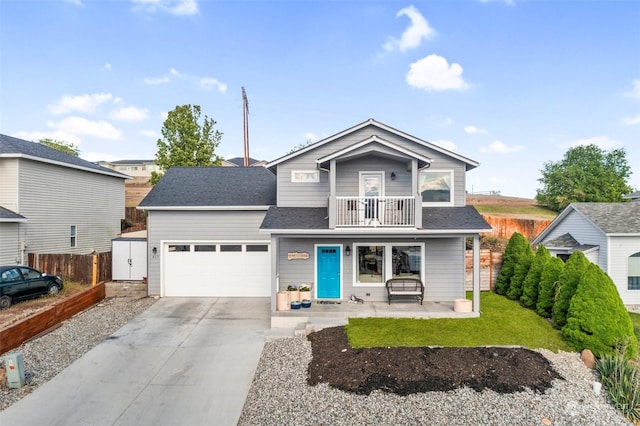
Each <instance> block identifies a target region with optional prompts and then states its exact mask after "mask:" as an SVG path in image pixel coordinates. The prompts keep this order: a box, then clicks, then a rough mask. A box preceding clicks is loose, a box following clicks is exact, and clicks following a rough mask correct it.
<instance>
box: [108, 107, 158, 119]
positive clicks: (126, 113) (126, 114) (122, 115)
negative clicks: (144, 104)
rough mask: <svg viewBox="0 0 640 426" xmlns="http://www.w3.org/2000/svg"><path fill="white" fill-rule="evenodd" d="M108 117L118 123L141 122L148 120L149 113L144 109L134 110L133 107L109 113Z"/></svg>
mask: <svg viewBox="0 0 640 426" xmlns="http://www.w3.org/2000/svg"><path fill="white" fill-rule="evenodd" d="M109 117H110V118H111V119H113V120H119V121H142V120H146V119H147V118H149V111H148V110H147V109H146V108H136V107H133V106H130V107H122V108H119V109H117V110H115V111H113V112H111V114H109Z"/></svg>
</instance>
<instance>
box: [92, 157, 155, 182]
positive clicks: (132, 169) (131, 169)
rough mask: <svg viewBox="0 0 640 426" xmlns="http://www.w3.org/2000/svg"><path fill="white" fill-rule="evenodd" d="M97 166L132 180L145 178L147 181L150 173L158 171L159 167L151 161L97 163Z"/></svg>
mask: <svg viewBox="0 0 640 426" xmlns="http://www.w3.org/2000/svg"><path fill="white" fill-rule="evenodd" d="M98 165H99V166H102V167H106V168H108V169H111V170H115V171H117V172H119V173H122V174H125V175H128V176H131V177H134V178H135V177H143V178H147V180H148V179H149V178H151V172H159V171H160V167H158V166H157V165H156V164H155V163H154V162H153V160H117V161H98Z"/></svg>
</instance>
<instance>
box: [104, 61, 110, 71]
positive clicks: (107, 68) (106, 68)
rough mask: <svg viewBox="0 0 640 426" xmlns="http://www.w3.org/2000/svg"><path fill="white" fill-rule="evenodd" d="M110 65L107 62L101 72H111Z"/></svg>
mask: <svg viewBox="0 0 640 426" xmlns="http://www.w3.org/2000/svg"><path fill="white" fill-rule="evenodd" d="M111 68H112V66H111V64H110V63H109V62H106V63H105V64H104V65H103V66H102V70H103V71H111Z"/></svg>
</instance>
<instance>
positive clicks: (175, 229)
mask: <svg viewBox="0 0 640 426" xmlns="http://www.w3.org/2000/svg"><path fill="white" fill-rule="evenodd" d="M265 213H266V212H265V211H158V210H151V211H149V212H148V216H147V229H148V234H147V243H148V247H149V253H151V250H152V249H153V247H156V248H157V249H158V255H157V256H155V257H154V256H153V255H152V254H150V255H149V256H150V257H149V259H148V262H147V265H148V266H147V267H148V273H149V275H148V285H149V294H150V295H159V294H160V285H161V282H160V280H161V273H160V267H161V253H162V249H161V248H162V246H161V244H162V242H163V241H174V242H185V243H187V242H191V241H212V242H224V241H265V242H270V241H271V240H270V236H269V235H267V234H263V233H260V231H259V228H260V224H261V223H262V221H263V219H264V215H265Z"/></svg>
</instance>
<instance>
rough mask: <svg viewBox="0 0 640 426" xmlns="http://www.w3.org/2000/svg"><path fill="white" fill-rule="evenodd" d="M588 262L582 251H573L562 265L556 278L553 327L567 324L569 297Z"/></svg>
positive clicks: (574, 290) (558, 327) (552, 316)
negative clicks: (556, 288) (556, 287)
mask: <svg viewBox="0 0 640 426" xmlns="http://www.w3.org/2000/svg"><path fill="white" fill-rule="evenodd" d="M590 263H591V262H589V260H588V259H587V258H586V257H585V255H584V253H582V252H581V251H575V252H573V253H572V254H571V256H569V260H567V263H566V264H565V265H564V269H563V270H562V273H561V274H560V278H559V279H558V292H557V294H556V300H555V302H554V304H553V312H552V315H551V318H552V319H553V326H554V327H555V328H557V329H561V328H562V327H564V326H565V325H566V324H567V311H569V303H571V298H572V297H573V295H574V293H575V292H576V289H577V288H578V283H579V282H580V277H582V273H583V272H584V271H585V270H586V269H587V266H589V264H590Z"/></svg>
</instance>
